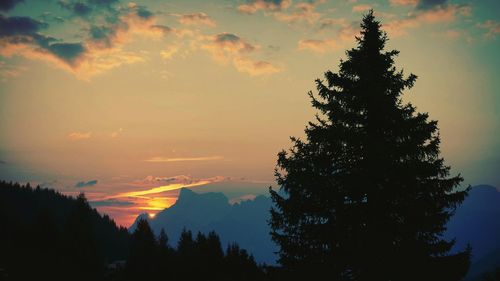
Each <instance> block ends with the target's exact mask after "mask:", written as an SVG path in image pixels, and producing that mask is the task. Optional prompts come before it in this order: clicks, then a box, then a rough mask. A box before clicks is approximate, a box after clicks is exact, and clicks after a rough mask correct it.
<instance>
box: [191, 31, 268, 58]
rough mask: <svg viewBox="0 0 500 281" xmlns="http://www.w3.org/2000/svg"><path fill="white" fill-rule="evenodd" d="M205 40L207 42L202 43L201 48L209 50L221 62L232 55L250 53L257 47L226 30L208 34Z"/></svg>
mask: <svg viewBox="0 0 500 281" xmlns="http://www.w3.org/2000/svg"><path fill="white" fill-rule="evenodd" d="M206 41H208V42H207V43H206V44H203V45H202V46H201V48H202V49H204V50H207V51H208V52H210V54H211V55H212V57H213V58H214V59H215V60H217V61H219V62H221V63H227V62H228V61H229V60H231V58H232V56H234V55H242V54H246V53H250V52H253V51H255V50H257V49H258V48H259V46H257V45H252V44H250V43H248V42H247V41H246V40H244V39H242V38H240V37H239V36H237V35H235V34H232V33H227V32H224V33H219V34H216V35H213V36H208V37H206Z"/></svg>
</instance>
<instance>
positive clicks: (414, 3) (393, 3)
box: [389, 0, 418, 7]
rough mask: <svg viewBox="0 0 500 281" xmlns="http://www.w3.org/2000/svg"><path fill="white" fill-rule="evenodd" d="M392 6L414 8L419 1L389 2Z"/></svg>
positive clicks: (398, 0) (392, 0)
mask: <svg viewBox="0 0 500 281" xmlns="http://www.w3.org/2000/svg"><path fill="white" fill-rule="evenodd" d="M389 3H390V4H391V6H412V7H416V6H417V4H418V0H389Z"/></svg>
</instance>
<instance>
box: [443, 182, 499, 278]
mask: <svg viewBox="0 0 500 281" xmlns="http://www.w3.org/2000/svg"><path fill="white" fill-rule="evenodd" d="M445 237H447V238H449V239H452V238H456V241H457V243H456V245H455V247H454V249H456V250H459V249H463V248H465V247H466V245H467V244H468V243H469V244H470V245H471V246H472V258H471V261H472V264H471V267H470V269H469V273H468V274H467V276H466V280H477V278H479V276H480V275H482V273H484V272H488V271H493V270H494V269H495V268H496V267H500V192H499V191H498V190H497V189H496V188H495V187H493V186H490V185H478V186H474V187H472V189H471V191H470V192H469V196H468V197H467V198H466V199H465V200H464V202H463V203H462V205H461V206H460V207H459V208H458V209H457V210H456V212H455V215H454V216H453V217H452V219H451V220H450V222H449V223H448V230H447V232H446V234H445Z"/></svg>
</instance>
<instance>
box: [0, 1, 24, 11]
mask: <svg viewBox="0 0 500 281" xmlns="http://www.w3.org/2000/svg"><path fill="white" fill-rule="evenodd" d="M21 2H24V0H0V11H9V10H10V9H12V8H14V7H15V6H16V5H17V4H19V3H21Z"/></svg>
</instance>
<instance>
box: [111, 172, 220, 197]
mask: <svg viewBox="0 0 500 281" xmlns="http://www.w3.org/2000/svg"><path fill="white" fill-rule="evenodd" d="M224 180H225V177H222V176H217V177H212V178H207V179H199V180H197V179H190V181H189V182H178V183H177V182H175V183H170V184H167V185H162V186H156V187H153V188H149V189H146V190H139V191H130V192H124V193H120V194H117V195H114V196H111V197H110V198H120V197H144V196H146V195H151V194H157V193H163V192H167V191H173V190H177V189H181V188H183V187H197V186H203V185H207V184H210V183H215V182H221V181H224ZM158 182H160V183H161V181H158Z"/></svg>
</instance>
